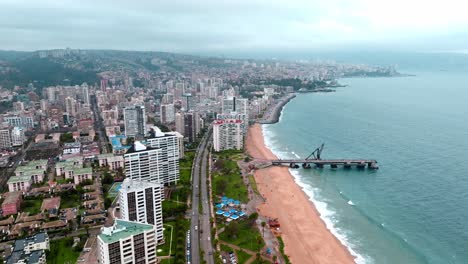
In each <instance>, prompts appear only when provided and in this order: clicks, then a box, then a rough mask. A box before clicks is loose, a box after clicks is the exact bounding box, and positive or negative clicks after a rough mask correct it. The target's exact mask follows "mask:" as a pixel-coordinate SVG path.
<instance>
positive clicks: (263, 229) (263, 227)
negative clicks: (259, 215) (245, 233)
mask: <svg viewBox="0 0 468 264" xmlns="http://www.w3.org/2000/svg"><path fill="white" fill-rule="evenodd" d="M265 226H266V223H265V222H264V221H262V233H263V237H265Z"/></svg>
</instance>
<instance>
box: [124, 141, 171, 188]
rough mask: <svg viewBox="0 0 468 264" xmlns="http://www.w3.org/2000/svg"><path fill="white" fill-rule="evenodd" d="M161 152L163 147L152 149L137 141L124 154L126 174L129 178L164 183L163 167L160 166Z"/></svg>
mask: <svg viewBox="0 0 468 264" xmlns="http://www.w3.org/2000/svg"><path fill="white" fill-rule="evenodd" d="M161 152H162V150H161V149H150V148H147V147H146V146H145V145H143V144H142V143H141V142H139V141H136V142H135V144H134V145H133V146H132V147H130V149H129V150H128V151H127V153H126V154H124V159H125V175H126V176H127V178H130V179H133V180H140V181H148V182H153V183H164V181H163V178H164V176H163V172H162V167H161V166H159V163H160V160H161V159H162V156H163V155H162V153H161Z"/></svg>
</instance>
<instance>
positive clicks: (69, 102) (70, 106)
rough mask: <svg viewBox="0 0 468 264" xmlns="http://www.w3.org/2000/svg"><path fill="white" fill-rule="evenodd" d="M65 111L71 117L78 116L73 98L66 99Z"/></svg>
mask: <svg viewBox="0 0 468 264" xmlns="http://www.w3.org/2000/svg"><path fill="white" fill-rule="evenodd" d="M65 111H66V112H67V113H68V114H69V115H70V116H76V101H75V99H73V98H71V97H67V98H65Z"/></svg>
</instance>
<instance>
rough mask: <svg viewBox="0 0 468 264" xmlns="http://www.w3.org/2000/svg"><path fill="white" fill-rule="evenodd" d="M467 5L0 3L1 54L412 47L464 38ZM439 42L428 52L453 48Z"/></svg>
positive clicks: (367, 1) (231, 0) (399, 1)
mask: <svg viewBox="0 0 468 264" xmlns="http://www.w3.org/2000/svg"><path fill="white" fill-rule="evenodd" d="M467 5H468V4H466V3H465V2H463V1H457V0H445V1H422V0H411V1H407V0H404V1H403V0H393V1H384V0H381V1H378V0H354V1H347V0H327V1H318V0H288V1H284V0H270V1H265V0H223V1H221V0H171V1H162V0H161V1H159V0H158V1H150V0H134V1H127V0H99V1H95V0H80V1H71V0H2V1H1V2H0V35H1V36H2V41H1V42H0V49H17V50H36V49H47V48H62V47H67V46H68V47H73V48H99V49H105V48H111V49H130V50H164V51H178V52H210V51H213V52H229V51H239V50H264V49H270V50H275V49H277V50H279V49H297V50H300V49H323V48H324V47H327V48H330V47H338V46H339V47H343V46H347V45H350V46H352V45H360V44H362V45H376V46H379V45H382V46H385V45H388V44H389V43H392V45H394V44H395V43H397V44H398V45H402V46H405V45H407V46H411V44H412V45H413V46H414V43H417V42H418V41H420V40H421V39H437V38H438V37H440V36H447V35H450V34H461V35H463V34H466V33H467V32H466V28H468V16H465V14H464V12H465V10H467V7H468V6H467ZM437 43H438V42H437V41H435V42H434V45H433V47H430V48H431V49H448V47H445V46H450V45H451V43H450V41H448V42H447V41H444V42H443V43H444V45H445V46H444V47H435V45H437ZM453 45H456V46H457V49H466V48H468V47H460V43H459V42H456V43H455V42H454V43H453Z"/></svg>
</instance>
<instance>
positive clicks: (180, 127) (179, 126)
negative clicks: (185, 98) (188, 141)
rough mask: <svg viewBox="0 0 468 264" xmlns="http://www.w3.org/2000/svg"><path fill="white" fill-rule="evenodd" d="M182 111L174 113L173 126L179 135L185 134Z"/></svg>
mask: <svg viewBox="0 0 468 264" xmlns="http://www.w3.org/2000/svg"><path fill="white" fill-rule="evenodd" d="M184 121H185V120H184V113H181V112H177V113H176V114H175V127H176V131H177V132H179V133H180V134H181V135H185V123H184Z"/></svg>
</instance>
